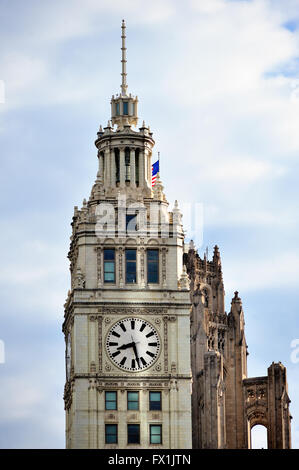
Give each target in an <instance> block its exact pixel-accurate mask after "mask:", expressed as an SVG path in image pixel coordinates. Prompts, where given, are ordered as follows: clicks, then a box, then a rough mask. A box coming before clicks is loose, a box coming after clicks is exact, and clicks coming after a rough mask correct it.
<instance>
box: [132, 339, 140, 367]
mask: <svg viewBox="0 0 299 470" xmlns="http://www.w3.org/2000/svg"><path fill="white" fill-rule="evenodd" d="M132 346H133V351H134V354H135V357H136V362H137V364H138V367H140V364H139V357H138V353H137V348H136V344H135V343H132Z"/></svg>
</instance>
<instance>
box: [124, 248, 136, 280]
mask: <svg viewBox="0 0 299 470" xmlns="http://www.w3.org/2000/svg"><path fill="white" fill-rule="evenodd" d="M135 282H136V250H126V283H128V284H131V283H135Z"/></svg>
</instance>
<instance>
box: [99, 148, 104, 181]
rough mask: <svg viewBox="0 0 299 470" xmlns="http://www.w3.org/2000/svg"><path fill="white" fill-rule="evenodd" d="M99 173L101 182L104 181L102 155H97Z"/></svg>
mask: <svg viewBox="0 0 299 470" xmlns="http://www.w3.org/2000/svg"><path fill="white" fill-rule="evenodd" d="M99 172H100V175H101V177H102V181H104V165H103V153H102V152H100V153H99Z"/></svg>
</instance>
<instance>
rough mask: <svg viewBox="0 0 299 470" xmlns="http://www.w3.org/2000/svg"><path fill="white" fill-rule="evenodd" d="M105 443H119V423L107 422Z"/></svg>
mask: <svg viewBox="0 0 299 470" xmlns="http://www.w3.org/2000/svg"><path fill="white" fill-rule="evenodd" d="M105 443H106V444H117V424H105Z"/></svg>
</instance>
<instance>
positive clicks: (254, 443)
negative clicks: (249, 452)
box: [251, 424, 268, 449]
mask: <svg viewBox="0 0 299 470" xmlns="http://www.w3.org/2000/svg"><path fill="white" fill-rule="evenodd" d="M267 448H268V439H267V428H266V426H262V425H261V424H256V425H255V426H253V427H252V428H251V449H267Z"/></svg>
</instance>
